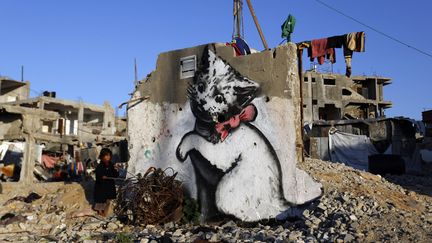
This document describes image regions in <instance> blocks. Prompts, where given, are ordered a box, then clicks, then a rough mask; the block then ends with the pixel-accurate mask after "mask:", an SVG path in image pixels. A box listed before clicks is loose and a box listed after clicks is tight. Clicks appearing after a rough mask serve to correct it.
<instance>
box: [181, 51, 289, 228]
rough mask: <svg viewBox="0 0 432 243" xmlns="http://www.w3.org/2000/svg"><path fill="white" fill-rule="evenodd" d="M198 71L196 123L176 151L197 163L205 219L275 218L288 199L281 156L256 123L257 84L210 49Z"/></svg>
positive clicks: (192, 90)
mask: <svg viewBox="0 0 432 243" xmlns="http://www.w3.org/2000/svg"><path fill="white" fill-rule="evenodd" d="M199 70H200V72H199V73H197V75H196V76H195V78H194V81H193V83H191V84H190V86H189V88H188V96H189V100H190V105H191V110H192V113H193V114H194V116H195V117H196V124H195V128H194V130H193V131H190V132H188V133H186V134H185V135H184V136H183V138H182V139H181V141H180V142H179V144H178V147H177V153H176V154H177V158H178V159H179V160H180V161H182V162H183V161H185V160H186V159H187V158H188V157H189V158H190V160H191V162H192V164H193V166H194V171H195V176H196V183H197V189H198V200H199V202H200V206H201V213H202V214H203V217H204V219H211V218H212V217H215V216H217V215H219V214H225V215H233V216H235V217H236V218H239V219H241V220H244V221H259V220H262V219H268V218H274V217H276V216H277V215H278V214H280V213H281V212H283V211H284V210H286V209H287V208H289V205H288V204H289V203H288V202H287V201H286V200H285V199H284V193H283V189H282V172H281V165H280V162H279V159H278V156H277V154H276V152H275V150H274V148H273V147H272V144H271V143H270V142H269V140H268V139H267V137H266V134H263V132H262V131H260V129H258V128H257V127H256V126H255V125H254V120H255V119H256V117H257V116H259V115H260V113H259V110H258V109H257V108H256V106H255V105H254V98H255V97H256V96H257V94H258V93H259V85H258V83H257V82H255V81H253V80H250V79H248V78H246V77H243V76H242V75H240V74H239V73H238V72H237V71H236V70H235V69H233V68H232V67H231V66H230V65H229V64H228V63H226V62H225V61H224V60H223V59H222V58H220V57H218V56H217V55H216V54H215V53H214V52H213V51H212V50H210V49H206V50H205V51H204V56H203V58H202V64H201V67H200V69H199ZM258 189H259V190H258Z"/></svg>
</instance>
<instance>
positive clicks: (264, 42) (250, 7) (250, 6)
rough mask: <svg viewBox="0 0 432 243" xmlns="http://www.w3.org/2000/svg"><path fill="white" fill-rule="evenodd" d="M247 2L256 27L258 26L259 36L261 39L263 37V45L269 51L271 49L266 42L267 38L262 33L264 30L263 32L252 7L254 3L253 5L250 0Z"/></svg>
mask: <svg viewBox="0 0 432 243" xmlns="http://www.w3.org/2000/svg"><path fill="white" fill-rule="evenodd" d="M246 2H247V4H248V7H249V10H250V12H251V15H252V18H253V20H254V22H255V26H256V28H257V30H258V33H259V35H260V37H261V41H262V43H263V45H264V49H266V50H268V49H269V48H268V45H267V41H266V40H265V38H264V34H263V32H262V30H261V27H260V25H259V23H258V19H257V17H256V14H255V11H254V9H253V7H252V3H251V1H250V0H246Z"/></svg>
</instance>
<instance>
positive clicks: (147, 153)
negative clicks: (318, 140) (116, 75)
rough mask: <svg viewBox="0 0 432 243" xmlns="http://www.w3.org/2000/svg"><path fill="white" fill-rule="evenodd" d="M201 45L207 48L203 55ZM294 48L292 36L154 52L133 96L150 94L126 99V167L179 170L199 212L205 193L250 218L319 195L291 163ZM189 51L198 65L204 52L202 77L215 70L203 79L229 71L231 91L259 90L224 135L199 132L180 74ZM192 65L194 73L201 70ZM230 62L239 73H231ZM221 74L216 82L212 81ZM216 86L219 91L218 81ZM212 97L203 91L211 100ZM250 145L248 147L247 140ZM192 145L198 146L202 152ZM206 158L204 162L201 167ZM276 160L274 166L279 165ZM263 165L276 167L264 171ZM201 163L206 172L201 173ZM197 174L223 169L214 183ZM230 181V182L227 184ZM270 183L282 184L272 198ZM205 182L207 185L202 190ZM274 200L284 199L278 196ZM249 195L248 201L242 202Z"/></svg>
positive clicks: (295, 120)
mask: <svg viewBox="0 0 432 243" xmlns="http://www.w3.org/2000/svg"><path fill="white" fill-rule="evenodd" d="M207 50H211V51H212V52H209V54H208V55H205V54H206V52H207ZM213 52H214V53H213ZM211 53H213V54H211ZM296 53H297V49H296V46H295V45H294V44H291V43H290V44H287V45H283V46H279V47H277V48H275V49H274V50H268V51H263V52H261V53H256V54H251V55H247V56H240V57H235V56H234V52H233V49H232V48H231V47H227V46H225V45H224V44H209V45H202V46H197V47H193V48H187V49H182V50H177V51H171V52H166V53H162V54H160V55H159V57H158V60H157V67H156V70H155V71H153V72H152V73H151V74H150V76H149V77H148V78H147V79H146V80H145V81H143V82H141V83H140V85H139V86H138V87H137V89H136V90H135V92H134V93H133V97H132V99H131V101H133V100H136V99H140V98H143V97H147V96H148V99H146V100H140V101H134V102H131V103H130V104H129V105H128V136H129V146H130V156H131V158H130V161H129V172H130V173H133V174H137V173H145V171H146V170H147V168H149V167H150V166H155V167H160V168H167V167H172V168H173V169H174V170H176V171H178V172H179V179H181V180H182V181H184V185H185V188H186V189H187V191H188V192H189V194H190V195H191V196H192V197H194V198H198V199H200V202H201V207H202V212H201V213H202V215H204V216H205V215H207V216H208V215H209V214H211V208H212V205H211V204H212V203H211V202H208V201H209V200H210V199H211V200H215V201H216V203H215V204H216V205H215V206H216V207H217V210H218V211H219V212H221V213H226V214H231V215H234V216H236V217H238V218H240V219H242V220H245V221H255V220H259V219H264V218H269V217H274V216H276V214H277V213H276V212H279V213H280V212H281V211H283V210H285V209H287V208H288V207H289V206H288V204H289V203H292V204H302V203H304V202H306V201H309V200H313V199H314V198H316V197H318V196H319V195H320V194H321V190H320V188H321V186H320V184H318V183H316V182H314V181H313V180H312V178H311V177H310V176H308V175H307V174H306V173H305V172H304V171H301V170H299V169H297V168H296V163H298V162H301V161H302V140H301V131H302V124H301V121H300V89H299V85H300V83H299V78H298V68H297V55H296ZM193 55H195V56H196V58H197V66H200V65H199V64H200V63H203V62H205V61H206V60H205V59H206V58H208V60H209V62H208V63H209V64H208V65H209V66H208V68H207V69H206V70H207V72H208V73H207V74H206V75H207V76H203V78H205V77H207V78H208V76H212V75H213V77H214V78H208V82H209V83H211V82H214V80H215V79H219V78H220V79H224V78H226V77H228V78H227V79H237V81H236V82H237V83H235V84H238V85H239V86H237V90H241V87H240V86H241V85H243V83H242V82H248V83H250V84H251V85H255V86H256V87H259V92H258V93H256V94H255V93H254V97H255V95H256V97H255V98H254V99H253V100H252V101H251V102H250V104H251V105H253V106H254V107H255V109H256V110H255V112H256V113H257V115H256V118H255V120H253V121H249V122H245V123H247V124H246V126H244V125H242V124H240V125H239V127H238V128H237V129H236V130H233V131H232V132H230V135H228V136H227V138H226V140H225V141H223V140H218V142H214V143H212V142H209V141H208V140H206V139H207V138H208V139H211V138H210V137H207V138H205V136H204V135H202V134H201V135H202V136H201V135H199V136H198V135H197V134H198V133H197V132H198V130H197V129H198V128H197V126H199V125H197V124H198V123H199V122H200V121H198V120H200V119H201V118H199V119H198V118H197V114H196V113H194V111H193V110H191V104H190V102H189V100H188V99H187V93H188V87H189V85H190V83H193V82H194V79H193V78H186V79H180V59H181V58H183V57H187V56H193ZM212 58H213V59H212ZM210 60H212V61H210ZM220 60H223V61H220ZM198 69H199V70H198V71H199V72H198V73H200V74H199V75H203V73H205V72H204V71H203V70H201V69H200V68H199V67H198ZM232 69H233V70H235V71H236V72H238V73H237V74H233V72H234V71H232ZM210 70H212V72H210ZM224 72H226V73H224ZM198 73H197V74H196V75H198ZM224 74H226V75H225V76H224ZM248 80H249V81H248ZM225 81H226V83H225V85H226V86H230V85H231V83H230V82H229V80H228V81H227V80H225ZM225 81H220V83H218V85H220V84H221V83H223V82H225ZM196 85H198V84H196V83H195V84H194V87H196ZM226 86H224V87H226ZM219 88H221V90H222V88H223V87H218V88H217V89H219ZM206 89H207V88H206ZM197 90H199V88H197ZM216 98H217V97H216ZM225 98H226V99H229V98H230V97H227V96H225ZM249 98H250V97H249ZM213 101H214V100H211V98H208V97H207V102H209V104H210V103H211V102H213ZM204 103H205V102H204ZM210 123H211V121H210ZM250 128H251V129H252V130H253V131H258V132H253V131H251V130H250ZM240 138H241V139H240ZM249 144H250V146H251V147H248V146H249ZM193 150H196V151H199V153H200V155H197V154H196V153H194V152H193ZM188 151H189V152H188ZM191 151H192V152H191ZM216 151H218V152H216ZM259 151H261V152H259ZM183 152H184V153H183ZM196 156H198V157H199V156H202V157H204V158H205V159H206V161H207V162H202V163H198V162H196V161H203V160H202V158H197V157H196ZM182 160H184V161H183V162H182ZM233 160H235V161H233ZM246 162H247V163H246ZM208 163H210V165H209V166H207V168H202V167H200V166H201V165H203V166H204V164H208ZM277 165H280V167H279V169H278V167H277ZM230 166H231V167H234V169H232V168H231V169H230V168H229V167H230ZM267 168H274V169H272V170H270V171H267ZM207 169H209V171H211V173H210V174H206V173H204V172H203V171H205V170H207ZM278 171H279V172H278ZM202 173H204V174H206V175H208V176H209V177H211V175H215V174H220V175H221V176H220V178H218V179H217V180H216V182H215V181H212V182H210V181H209V180H210V179H209V178H204V181H203V180H202V179H203V178H202ZM204 177H205V176H204ZM205 180H207V181H205ZM209 183H210V184H211V185H209ZM232 185H236V186H234V187H233V188H231V187H232ZM269 185H280V186H281V187H282V188H281V190H282V191H279V193H281V195H280V197H279V198H278V199H276V198H273V199H271V198H272V195H273V196H274V194H277V193H278V192H275V191H278V190H279V189H278V188H277V187H271V188H273V189H274V190H275V191H272V190H273V189H271V188H268V186H269ZM203 187H208V188H212V190H213V191H212V190H208V191H205V190H204V189H203ZM229 188H231V189H232V190H231V189H229ZM248 188H249V189H248ZM233 191H235V192H238V193H236V197H237V198H238V200H235V201H233V200H232V195H231V194H230V193H232V192H233ZM203 192H205V193H204V194H203ZM206 193H207V194H206ZM272 193H273V194H272ZM209 194H213V197H211V196H209ZM214 194H215V195H214ZM270 194H272V195H270ZM205 195H207V197H206V196H205ZM260 197H261V198H260ZM209 198H210V199H209ZM243 199H244V200H243ZM280 199H281V200H282V201H283V202H279V201H278V200H280ZM248 201H249V202H250V204H248V205H246V204H247V202H248ZM255 202H256V204H254V203H255ZM203 204H205V205H204V207H203ZM203 208H204V209H203ZM246 209H247V210H246ZM206 210H207V211H206Z"/></svg>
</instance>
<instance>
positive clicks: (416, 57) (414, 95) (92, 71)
mask: <svg viewBox="0 0 432 243" xmlns="http://www.w3.org/2000/svg"><path fill="white" fill-rule="evenodd" d="M324 1H325V2H326V3H328V4H330V5H332V6H334V7H335V8H338V9H339V10H341V11H343V12H344V13H346V14H348V15H350V16H352V17H354V18H357V19H359V20H361V21H363V22H365V23H367V24H369V25H371V26H373V27H375V28H377V29H379V30H381V31H383V32H385V33H386V34H388V35H391V36H393V37H395V38H397V39H400V40H401V41H403V42H406V43H408V44H410V45H412V46H415V47H417V48H419V49H422V50H424V51H426V52H429V53H432V45H431V43H432V33H431V31H430V24H431V21H430V20H429V19H428V15H430V10H431V9H432V2H431V1H428V0H418V1H412V2H407V1H373V0H363V1H356V2H355V3H354V1H347V0H324ZM252 3H253V4H254V7H255V11H256V13H257V16H258V19H259V21H260V23H261V27H262V29H263V32H264V34H265V36H266V39H267V42H268V44H269V46H270V47H275V46H277V45H278V44H279V42H280V41H281V38H280V25H281V24H282V22H283V21H284V20H285V18H286V17H287V15H288V14H289V13H291V14H293V15H294V16H295V17H296V19H297V25H296V29H295V32H294V35H293V41H294V42H299V41H302V40H311V39H318V38H322V37H328V36H333V35H340V34H345V33H349V32H354V31H365V32H366V52H365V53H354V58H353V74H354V75H363V74H364V75H381V76H386V77H391V78H392V79H393V84H391V85H389V86H386V89H385V91H384V92H385V93H384V95H385V99H386V100H390V101H393V103H394V104H393V108H391V109H390V110H388V111H387V115H388V116H400V115H402V116H408V117H412V118H416V119H419V118H420V117H421V112H422V111H423V109H424V108H429V109H432V98H431V96H430V94H431V90H432V84H431V82H432V81H431V80H430V77H429V74H430V70H431V69H432V58H430V57H427V56H425V55H422V54H419V53H418V52H416V51H414V50H412V49H409V48H407V47H405V46H402V45H400V44H398V43H396V42H393V41H391V40H389V39H387V38H385V37H383V36H381V35H379V34H377V33H375V32H373V31H371V30H369V29H367V28H366V27H363V26H361V25H359V24H358V23H355V22H353V21H351V20H349V19H347V18H346V17H344V16H341V15H339V14H337V13H335V12H333V11H331V10H329V9H327V8H325V7H323V6H322V5H320V4H318V3H317V2H316V1H314V0H302V1H300V0H296V1H282V0H266V1H263V0H260V1H258V0H252ZM0 12H1V14H0V31H1V32H0V33H1V41H0V75H5V76H9V77H12V78H15V79H20V76H21V65H24V67H25V79H26V80H29V81H31V89H32V92H31V95H32V96H37V95H39V94H40V93H41V92H42V91H44V90H52V91H56V92H57V96H58V97H60V98H64V99H72V100H80V99H82V100H84V101H86V102H89V103H95V104H102V103H103V101H104V100H108V101H109V102H110V103H111V104H112V105H113V106H117V105H119V104H120V103H122V102H124V101H126V100H128V99H129V95H128V94H129V93H131V92H132V90H133V79H134V68H133V60H134V58H137V61H138V74H139V77H140V78H143V77H145V75H146V74H147V73H149V72H150V71H152V70H153V69H154V68H155V62H156V58H157V55H158V53H160V52H163V51H168V50H174V49H180V48H186V47H191V46H195V45H199V44H205V43H210V42H227V41H230V40H231V34H232V27H233V23H232V21H233V18H232V1H231V0H230V1H216V0H213V1H209V0H200V1H199V0H184V1H175V0H167V1H143V0H128V1H120V0H118V1H114V0H92V1H89V0H74V1H71V0H70V1H66V0H64V1H58V0H38V1H31V0H27V1H24V0H0ZM244 12H245V16H244V23H245V24H244V26H245V39H246V40H247V41H248V43H249V45H250V46H251V47H253V48H255V49H258V50H261V49H262V44H261V41H260V38H259V36H258V34H257V32H256V29H255V26H254V24H253V21H252V19H251V17H250V14H249V12H248V9H247V7H246V3H245V9H244ZM337 61H338V63H336V65H335V66H334V68H333V70H334V71H336V72H338V71H339V72H344V67H345V66H344V61H343V56H342V50H338V60H337ZM304 65H305V67H308V66H309V64H308V63H305V64H304ZM120 115H123V111H121V112H120Z"/></svg>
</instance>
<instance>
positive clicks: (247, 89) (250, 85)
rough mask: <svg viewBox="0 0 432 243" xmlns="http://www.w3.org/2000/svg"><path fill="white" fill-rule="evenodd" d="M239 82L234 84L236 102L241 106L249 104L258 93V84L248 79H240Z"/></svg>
mask: <svg viewBox="0 0 432 243" xmlns="http://www.w3.org/2000/svg"><path fill="white" fill-rule="evenodd" d="M240 80H241V81H240V82H236V84H235V86H234V91H235V93H236V95H237V102H238V104H239V105H241V106H245V105H247V104H249V103H250V102H251V101H252V100H253V99H254V98H255V96H256V95H257V93H258V91H259V85H258V83H256V82H254V81H252V80H250V79H248V78H244V77H243V78H241V79H240Z"/></svg>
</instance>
